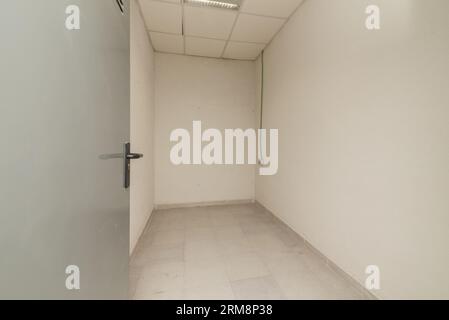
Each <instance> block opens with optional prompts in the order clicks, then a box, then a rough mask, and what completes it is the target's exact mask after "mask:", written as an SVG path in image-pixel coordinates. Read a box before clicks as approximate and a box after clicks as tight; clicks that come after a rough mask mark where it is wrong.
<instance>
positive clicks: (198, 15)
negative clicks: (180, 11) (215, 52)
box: [184, 6, 237, 40]
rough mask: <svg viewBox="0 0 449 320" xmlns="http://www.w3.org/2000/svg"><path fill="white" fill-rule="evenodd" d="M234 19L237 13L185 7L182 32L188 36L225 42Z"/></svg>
mask: <svg viewBox="0 0 449 320" xmlns="http://www.w3.org/2000/svg"><path fill="white" fill-rule="evenodd" d="M236 17H237V12H231V11H226V10H221V9H212V8H200V7H190V6H185V7H184V27H185V30H184V31H185V34H186V35H188V36H197V37H205V38H214V39H223V40H227V39H228V38H229V36H230V34H231V31H232V26H233V25H234V22H235V18H236Z"/></svg>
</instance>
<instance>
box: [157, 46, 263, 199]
mask: <svg viewBox="0 0 449 320" xmlns="http://www.w3.org/2000/svg"><path fill="white" fill-rule="evenodd" d="M255 90H256V89H255V64H254V62H252V61H251V62H248V61H232V60H219V59H209V58H200V57H190V56H179V55H172V54H159V53H157V54H156V140H155V150H157V152H156V155H155V160H156V163H155V164H156V172H155V174H156V203H157V204H158V205H166V204H185V203H198V202H215V201H233V200H251V199H254V186H255V181H254V180H255V178H254V172H255V170H254V166H248V165H242V166H224V165H223V166H222V165H214V166H206V165H202V166H198V165H196V166H195V165H190V166H189V165H181V166H175V165H173V164H172V163H171V161H170V150H171V148H172V146H173V145H175V143H171V142H170V133H171V131H172V130H174V129H177V128H184V129H188V130H189V131H190V133H192V121H194V120H201V121H202V125H203V131H204V130H205V129H207V128H217V129H220V130H224V129H232V128H242V129H247V128H254V124H255V96H256V94H255Z"/></svg>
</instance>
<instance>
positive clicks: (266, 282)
mask: <svg viewBox="0 0 449 320" xmlns="http://www.w3.org/2000/svg"><path fill="white" fill-rule="evenodd" d="M231 286H232V290H233V292H234V295H235V297H236V298H237V299H238V300H280V299H284V298H285V297H284V295H283V293H282V291H281V288H280V287H279V285H278V284H277V282H276V281H275V279H274V278H273V277H272V276H268V277H261V278H251V279H246V280H239V281H233V282H231Z"/></svg>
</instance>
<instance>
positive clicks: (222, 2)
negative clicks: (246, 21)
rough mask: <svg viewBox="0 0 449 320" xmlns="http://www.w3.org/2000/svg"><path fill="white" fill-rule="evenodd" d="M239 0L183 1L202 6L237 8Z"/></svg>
mask: <svg viewBox="0 0 449 320" xmlns="http://www.w3.org/2000/svg"><path fill="white" fill-rule="evenodd" d="M240 2H241V0H184V3H187V4H193V5H197V6H204V7H214V8H220V9H230V10H238V9H239V8H240Z"/></svg>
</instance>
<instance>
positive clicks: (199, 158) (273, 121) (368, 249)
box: [129, 0, 449, 300]
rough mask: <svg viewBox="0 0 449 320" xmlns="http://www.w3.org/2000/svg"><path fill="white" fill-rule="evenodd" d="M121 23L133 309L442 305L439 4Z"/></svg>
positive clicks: (447, 181) (241, 4) (267, 3)
mask: <svg viewBox="0 0 449 320" xmlns="http://www.w3.org/2000/svg"><path fill="white" fill-rule="evenodd" d="M130 10H131V29H130V30H131V34H130V40H131V42H130V45H131V47H130V50H131V54H130V56H131V143H132V145H133V149H135V150H138V151H139V152H142V153H143V154H145V156H144V158H143V159H141V160H139V161H138V162H135V163H133V167H132V170H131V189H130V190H131V191H130V192H131V195H130V197H131V207H130V262H129V298H130V299H136V300H140V299H144V300H165V299H166V300H177V299H186V300H233V299H236V300H259V299H260V300H271V299H273V300H275V299H282V300H284V299H290V300H297V299H325V300H328V299H339V300H343V299H351V300H353V299H357V300H359V299H447V298H449V274H448V272H447V270H448V268H449V250H448V243H449V238H448V226H449V215H448V212H449V201H448V199H449V194H448V190H449V170H448V163H449V149H448V145H449V144H448V142H449V125H448V124H449V122H448V118H449V90H447V89H448V74H449V59H448V53H449V41H448V39H449V28H448V27H447V23H448V18H447V17H448V12H449V1H446V0H433V1H422V0H397V1H391V0H341V1H340V0H339V1H326V0H217V1H206V0H201V1H200V0H166V1H162V0H131V8H130ZM242 151H243V153H242Z"/></svg>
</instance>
